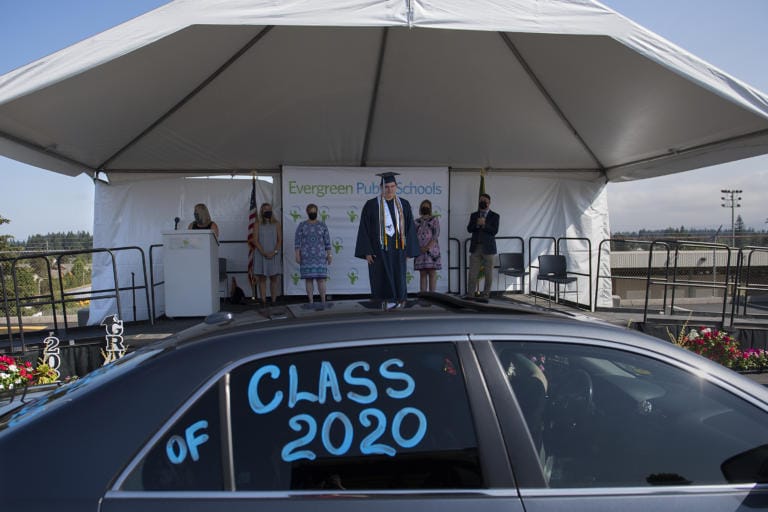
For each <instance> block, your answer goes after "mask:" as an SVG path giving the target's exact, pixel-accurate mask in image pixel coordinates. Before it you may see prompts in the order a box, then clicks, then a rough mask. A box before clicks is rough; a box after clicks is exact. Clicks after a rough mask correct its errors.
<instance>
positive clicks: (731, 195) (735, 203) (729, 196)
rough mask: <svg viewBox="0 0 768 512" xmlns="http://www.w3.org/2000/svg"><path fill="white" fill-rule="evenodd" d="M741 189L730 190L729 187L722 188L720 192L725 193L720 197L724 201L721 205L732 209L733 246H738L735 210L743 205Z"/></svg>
mask: <svg viewBox="0 0 768 512" xmlns="http://www.w3.org/2000/svg"><path fill="white" fill-rule="evenodd" d="M741 192H742V191H741V190H735V189H734V190H729V189H722V190H720V193H722V194H725V195H723V196H721V197H720V199H721V200H722V201H723V203H722V204H721V206H722V207H723V208H730V209H731V247H736V218H735V211H736V208H740V207H741V203H739V201H741V196H739V194H741Z"/></svg>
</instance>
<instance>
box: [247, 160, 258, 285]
mask: <svg viewBox="0 0 768 512" xmlns="http://www.w3.org/2000/svg"><path fill="white" fill-rule="evenodd" d="M256 172H257V171H256V170H255V169H254V170H253V171H251V197H250V201H249V204H248V237H247V240H248V283H249V284H250V285H251V298H252V299H255V298H256V276H255V275H254V273H253V258H254V257H255V252H256V240H255V234H254V229H255V226H256V223H257V222H258V221H259V216H258V209H257V208H256Z"/></svg>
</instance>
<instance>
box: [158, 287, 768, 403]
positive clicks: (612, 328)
mask: <svg viewBox="0 0 768 512" xmlns="http://www.w3.org/2000/svg"><path fill="white" fill-rule="evenodd" d="M438 336H442V337H446V339H451V340H457V339H459V338H464V339H469V338H474V339H482V338H483V337H488V339H491V340H494V339H499V338H500V337H518V338H519V337H522V338H530V339H537V340H545V341H546V340H548V341H556V340H557V339H568V340H569V341H576V342H578V341H579V340H583V341H584V342H594V341H602V342H610V343H613V344H618V345H623V346H624V347H625V348H628V349H631V350H635V349H639V350H645V351H650V352H654V353H656V354H660V355H661V356H662V357H665V358H667V359H668V360H670V361H675V362H676V363H677V364H684V365H687V366H690V367H694V368H696V370H697V371H699V372H701V373H702V374H708V375H710V376H712V377H713V378H715V379H716V380H718V381H721V382H726V383H728V384H729V385H731V386H732V385H734V383H735V384H736V385H738V386H741V387H742V388H748V391H749V393H751V394H753V395H757V396H759V397H762V398H763V400H764V401H765V402H766V403H768V390H766V389H765V388H763V387H762V386H760V385H758V384H756V383H755V382H753V381H752V380H750V379H748V378H746V377H744V376H742V375H739V374H737V373H736V372H733V371H731V370H729V369H727V368H725V367H723V366H721V365H719V364H717V363H714V362H712V361H709V360H708V359H705V358H703V357H701V356H699V355H697V354H694V353H692V352H690V351H687V350H684V349H682V348H680V347H677V346H675V345H674V344H673V343H670V342H669V341H666V340H661V339H658V338H654V337H652V336H649V335H646V334H643V333H641V332H639V331H635V330H632V329H629V328H627V327H624V326H618V325H613V324H610V323H608V322H605V321H603V320H599V319H597V318H595V317H591V316H588V315H585V314H581V313H572V312H563V311H558V310H553V309H547V308H544V307H539V306H534V305H529V304H522V303H511V302H508V301H493V300H492V301H489V302H477V301H471V300H464V299H460V298H458V297H455V296H451V295H446V294H439V293H426V294H420V295H419V298H418V300H412V301H409V304H408V307H406V308H402V309H400V308H398V309H393V310H382V309H381V308H380V307H379V305H378V303H376V302H374V301H371V300H370V299H367V298H364V299H357V300H354V299H352V300H343V301H335V302H332V303H327V304H325V305H314V306H312V305H308V304H306V303H305V304H294V305H290V306H285V307H280V308H274V309H273V310H271V311H270V312H269V313H268V314H264V313H263V312H254V311H249V312H244V313H240V314H233V313H229V312H219V313H214V314H213V315H210V316H209V317H207V318H206V319H205V321H204V322H203V323H201V324H198V325H196V326H193V327H191V328H189V329H186V330H184V331H181V332H179V333H177V334H176V335H174V336H171V337H169V338H168V339H166V340H163V341H162V342H160V344H161V345H162V346H173V347H175V348H182V347H184V346H187V345H197V344H199V343H203V344H207V343H211V344H219V345H218V346H219V347H221V348H222V349H223V350H224V351H225V352H227V351H228V350H226V349H225V347H227V348H229V349H231V350H230V351H229V352H230V353H231V355H232V357H234V358H237V357H239V356H238V354H242V353H243V352H244V351H246V350H250V351H252V352H253V349H254V348H256V346H254V343H257V344H258V350H257V351H256V352H264V353H266V352H272V351H275V350H288V349H291V350H295V349H297V348H302V347H317V346H322V345H329V346H330V345H333V346H338V344H339V343H342V344H343V343H345V342H355V343H357V342H360V341H366V340H371V341H372V340H388V339H408V338H411V339H417V338H425V337H438ZM237 340H239V342H238V341H237ZM153 346H155V347H157V346H159V345H153ZM746 390H747V389H745V391H746Z"/></svg>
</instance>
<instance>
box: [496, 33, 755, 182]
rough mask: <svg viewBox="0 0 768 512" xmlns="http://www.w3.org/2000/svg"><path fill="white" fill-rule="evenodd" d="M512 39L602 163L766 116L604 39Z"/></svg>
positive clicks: (722, 134) (663, 149) (712, 135)
mask: <svg viewBox="0 0 768 512" xmlns="http://www.w3.org/2000/svg"><path fill="white" fill-rule="evenodd" d="M511 39H512V41H513V42H514V43H515V45H516V46H517V47H518V49H519V50H520V52H521V53H522V54H523V55H524V56H525V58H526V61H527V62H528V63H529V65H530V66H531V68H532V70H533V72H534V73H535V74H536V76H538V77H539V79H540V80H541V81H542V82H543V84H544V86H545V88H546V89H547V90H548V91H549V92H550V94H551V95H552V96H553V97H554V98H556V100H557V102H558V105H559V106H560V107H561V108H562V110H563V112H564V114H565V116H566V117H567V118H568V119H569V120H570V121H571V123H573V125H574V126H575V127H576V129H577V130H578V132H579V133H580V134H581V135H582V137H583V138H584V139H585V141H586V143H587V144H588V146H589V147H590V148H592V149H593V150H594V151H595V153H596V154H597V155H598V156H599V159H600V160H601V161H602V163H603V164H604V165H605V166H606V167H613V166H618V165H621V164H623V163H626V162H632V161H636V160H642V159H647V158H652V157H656V156H659V155H662V154H667V153H668V152H670V151H674V150H683V149H687V148H691V147H696V146H700V145H703V144H708V143H711V142H713V141H716V140H723V139H729V138H731V137H736V136H738V135H740V134H748V133H752V132H756V131H759V130H764V129H765V128H766V119H765V117H761V116H759V115H758V114H756V113H755V112H752V111H750V110H745V109H743V108H740V107H739V106H738V105H736V104H734V103H731V102H728V101H722V98H720V97H718V96H717V95H716V94H715V93H714V92H713V91H711V90H709V89H708V88H705V87H700V86H699V85H697V84H695V83H693V82H691V81H689V80H686V79H685V78H683V77H682V76H680V75H679V74H677V73H675V72H673V71H672V70H670V69H668V68H666V67H664V66H661V65H660V64H658V63H656V62H653V61H651V60H650V59H648V58H646V57H644V56H642V55H640V54H638V53H636V52H634V51H632V50H631V49H629V48H627V47H625V46H622V45H617V44H616V43H615V41H614V40H612V39H610V38H608V37H603V36H581V37H577V36H571V35H563V36H553V35H548V36H544V35H542V34H514V35H511ZM595 55H600V56H601V58H600V59H595V58H593V56H595Z"/></svg>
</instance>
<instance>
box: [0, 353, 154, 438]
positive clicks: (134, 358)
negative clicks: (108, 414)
mask: <svg viewBox="0 0 768 512" xmlns="http://www.w3.org/2000/svg"><path fill="white" fill-rule="evenodd" d="M161 351H162V349H160V348H152V349H146V350H137V351H136V352H132V353H129V354H128V355H126V356H125V357H123V358H121V359H118V360H117V361H114V362H112V363H110V364H107V365H104V366H102V367H101V368H99V369H97V370H94V371H92V372H91V373H89V374H88V375H86V376H85V377H83V378H81V379H77V380H75V381H74V382H71V383H69V384H65V385H63V386H61V387H59V388H56V389H55V390H53V391H51V392H49V393H45V394H41V395H37V396H36V394H35V393H32V394H31V395H28V398H29V397H31V398H32V399H31V400H30V399H27V400H24V401H21V400H19V401H18V406H17V407H13V406H12V405H11V404H8V405H7V406H6V407H4V408H3V409H2V414H0V433H2V431H3V430H6V429H8V428H11V427H14V426H16V425H19V424H21V423H23V422H25V421H28V420H29V419H31V418H33V417H35V416H37V415H39V414H41V413H43V412H45V411H47V410H49V409H51V408H54V407H56V406H57V404H59V403H60V402H61V401H60V400H59V398H63V397H67V398H73V397H75V396H77V395H78V394H80V393H83V392H84V391H85V390H87V389H91V388H93V387H95V386H99V385H102V384H104V383H105V382H109V381H110V380H112V379H114V378H115V377H117V376H119V375H122V374H123V373H125V372H127V371H130V370H131V369H132V368H134V367H136V366H137V365H139V364H141V363H142V362H143V361H146V360H147V359H149V358H151V357H153V356H154V355H156V354H158V353H159V352H161Z"/></svg>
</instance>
